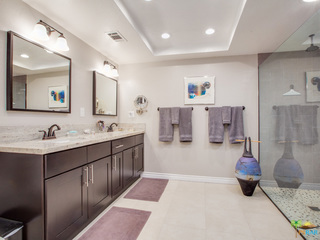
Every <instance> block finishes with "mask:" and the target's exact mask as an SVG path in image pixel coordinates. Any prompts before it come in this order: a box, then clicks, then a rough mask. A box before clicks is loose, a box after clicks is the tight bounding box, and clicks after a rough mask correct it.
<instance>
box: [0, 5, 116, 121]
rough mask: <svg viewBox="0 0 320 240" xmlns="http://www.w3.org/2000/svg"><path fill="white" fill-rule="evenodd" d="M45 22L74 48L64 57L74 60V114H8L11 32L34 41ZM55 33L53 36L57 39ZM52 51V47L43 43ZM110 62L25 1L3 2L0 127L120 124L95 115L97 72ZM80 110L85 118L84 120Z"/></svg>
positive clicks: (0, 12)
mask: <svg viewBox="0 0 320 240" xmlns="http://www.w3.org/2000/svg"><path fill="white" fill-rule="evenodd" d="M40 19H41V20H43V21H45V22H47V23H48V24H50V25H52V26H53V27H55V28H57V29H58V30H60V31H61V32H63V33H64V35H65V37H66V39H67V40H68V45H69V47H70V51H69V52H61V54H63V55H65V56H67V57H69V58H71V59H72V69H71V105H72V106H71V114H59V113H49V114H48V113H36V112H29V113H28V112H15V111H9V112H8V111H6V95H5V92H6V49H7V31H14V32H16V33H18V34H20V35H22V36H24V37H27V38H30V39H32V30H33V27H34V25H35V24H36V23H37V22H38V21H39V20H40ZM54 34H55V33H53V35H54ZM42 44H43V45H45V46H47V47H49V44H52V43H51V42H50V41H49V43H42ZM105 60H108V59H107V56H103V55H102V54H100V53H99V52H97V51H96V50H94V49H93V48H92V47H90V46H88V45H87V44H86V43H84V42H83V41H81V40H80V39H78V38H76V37H75V36H73V35H72V34H70V33H69V32H68V31H66V30H65V29H63V27H61V26H59V25H57V24H56V23H55V22H53V21H52V20H50V19H48V18H47V17H45V16H43V15H42V14H41V13H39V12H37V11H35V10H34V9H33V8H31V7H29V6H28V5H26V4H25V3H23V2H22V1H21V0H0V92H1V93H2V94H0V96H1V97H0V126H19V125H20V126H21V125H25V126H28V125H35V126H37V125H48V126H50V125H51V124H53V123H57V124H73V123H77V124H87V123H88V124H89V123H95V122H96V121H98V120H99V119H102V120H104V121H105V122H106V123H107V124H108V123H111V122H117V121H118V117H101V116H99V117H95V116H93V115H92V81H93V80H92V78H93V71H94V70H95V71H99V72H102V71H103V61H105ZM80 108H84V109H85V117H80Z"/></svg>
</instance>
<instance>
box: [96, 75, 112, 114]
mask: <svg viewBox="0 0 320 240" xmlns="http://www.w3.org/2000/svg"><path fill="white" fill-rule="evenodd" d="M97 74H99V75H101V76H103V77H105V78H107V79H108V80H111V81H115V82H116V114H105V113H97V112H96V98H97V93H96V87H97ZM92 91H93V93H92V114H93V115H100V116H118V81H117V80H115V79H113V78H110V77H108V76H106V75H104V74H101V73H98V72H96V71H93V88H92Z"/></svg>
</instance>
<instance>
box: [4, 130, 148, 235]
mask: <svg viewBox="0 0 320 240" xmlns="http://www.w3.org/2000/svg"><path fill="white" fill-rule="evenodd" d="M0 163H1V166H2V168H1V169H0V181H1V182H2V184H1V185H0V190H1V191H0V194H2V195H0V217H4V218H8V219H13V220H17V221H21V222H23V223H24V227H23V239H24V240H70V239H72V238H73V237H74V236H75V235H76V234H78V233H79V232H80V231H81V230H82V229H83V228H84V227H85V226H87V225H88V224H89V223H90V222H91V221H92V220H93V219H94V218H95V217H96V216H97V215H98V214H99V213H101V212H102V211H103V210H104V209H105V208H106V207H107V206H108V205H109V204H110V203H111V202H112V201H114V200H115V199H116V198H117V197H118V196H119V195H120V194H121V193H123V191H124V190H125V189H127V188H128V187H129V186H130V185H131V184H132V183H133V182H134V181H135V180H136V179H137V178H138V177H139V176H140V174H141V172H142V171H143V134H141V135H136V136H131V137H126V138H122V139H117V140H112V141H108V142H102V143H97V144H91V145H87V146H81V147H78V148H73V149H68V150H64V151H59V152H54V153H50V154H45V155H36V154H35V155H32V154H23V153H2V152H0Z"/></svg>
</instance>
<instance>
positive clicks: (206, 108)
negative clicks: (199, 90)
mask: <svg viewBox="0 0 320 240" xmlns="http://www.w3.org/2000/svg"><path fill="white" fill-rule="evenodd" d="M204 109H205V110H206V111H208V110H209V108H208V107H205V108H204ZM242 109H243V110H245V109H246V107H245V106H242Z"/></svg>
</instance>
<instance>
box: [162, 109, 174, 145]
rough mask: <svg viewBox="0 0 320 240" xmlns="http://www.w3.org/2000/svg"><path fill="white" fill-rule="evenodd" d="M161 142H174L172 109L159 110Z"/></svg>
mask: <svg viewBox="0 0 320 240" xmlns="http://www.w3.org/2000/svg"><path fill="white" fill-rule="evenodd" d="M159 115H160V116H159V121H160V122H159V141H161V142H172V141H173V125H172V118H171V108H160V109H159Z"/></svg>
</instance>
